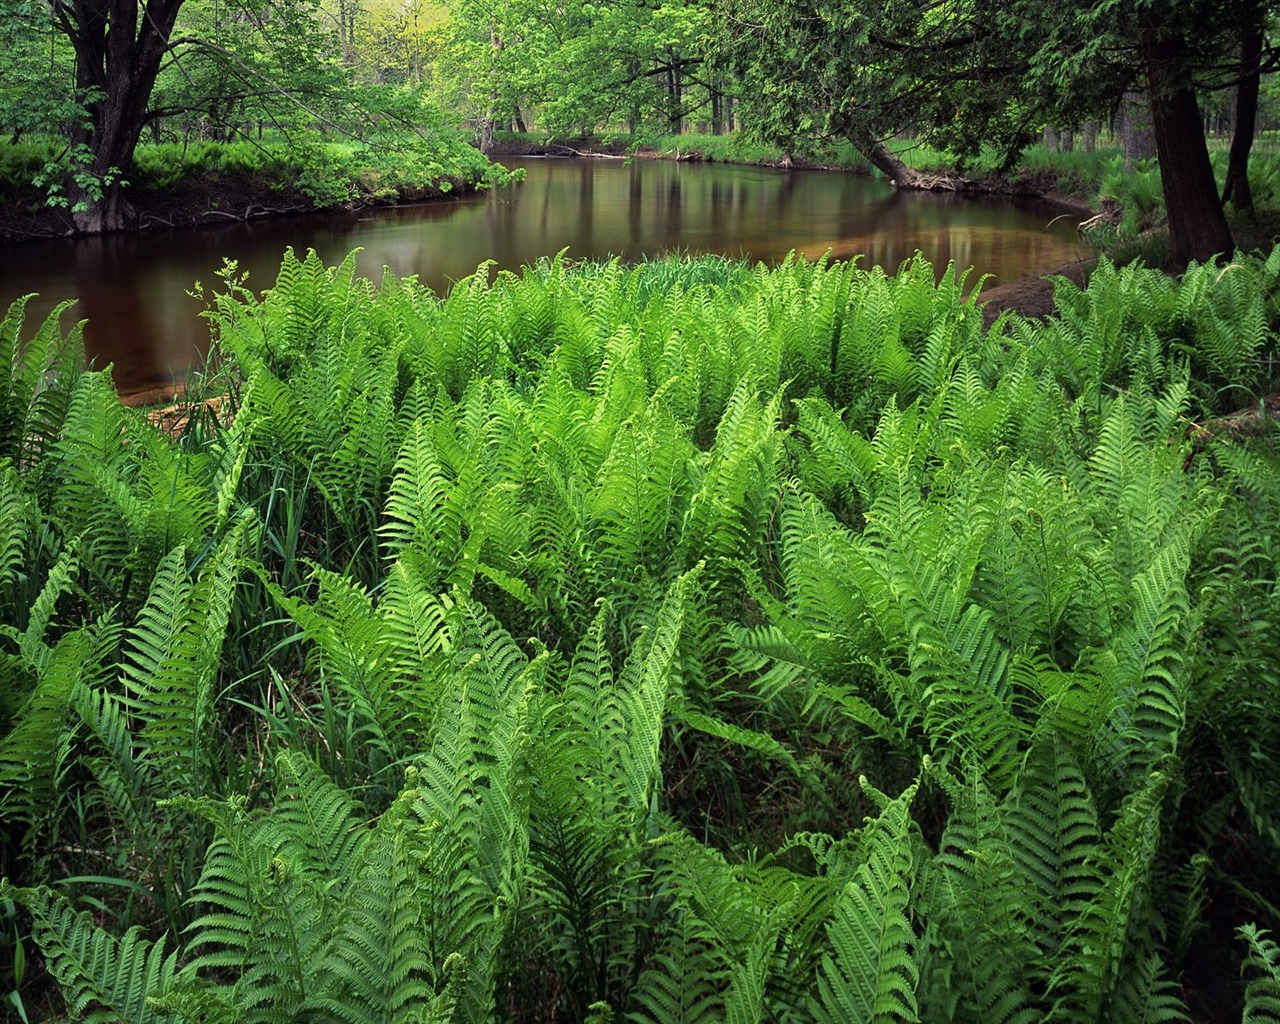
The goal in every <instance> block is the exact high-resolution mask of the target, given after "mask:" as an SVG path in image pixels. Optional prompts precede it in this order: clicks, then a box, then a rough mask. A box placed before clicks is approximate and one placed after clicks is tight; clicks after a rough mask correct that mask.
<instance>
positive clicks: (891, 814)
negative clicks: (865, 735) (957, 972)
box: [813, 787, 920, 1022]
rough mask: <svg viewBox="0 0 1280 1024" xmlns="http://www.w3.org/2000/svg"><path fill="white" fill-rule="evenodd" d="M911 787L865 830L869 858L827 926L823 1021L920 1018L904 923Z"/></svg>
mask: <svg viewBox="0 0 1280 1024" xmlns="http://www.w3.org/2000/svg"><path fill="white" fill-rule="evenodd" d="M914 796H915V789H914V787H913V788H912V789H909V790H907V792H905V793H904V794H903V795H902V796H901V797H899V798H898V799H897V800H895V801H893V802H892V803H891V804H890V805H889V806H888V807H887V808H886V809H885V810H884V812H883V813H882V814H881V816H880V817H879V818H878V819H877V820H876V821H875V822H874V823H873V824H872V825H871V826H870V827H869V829H868V832H867V834H866V835H865V836H864V838H863V840H862V843H863V847H864V848H865V849H866V851H867V859H866V861H865V862H864V863H863V864H861V865H860V866H859V867H858V869H857V871H856V872H855V873H854V876H853V878H852V879H850V881H849V882H847V883H846V885H845V887H844V891H843V892H842V894H841V896H840V898H839V900H838V901H837V903H836V906H835V911H834V915H833V917H832V919H831V922H830V923H829V924H828V925H827V937H828V940H829V941H830V943H831V952H830V953H829V954H827V955H825V956H824V957H823V959H822V968H821V971H820V972H819V974H818V979H817V999H816V1001H815V1004H814V1008H813V1009H814V1015H815V1017H816V1018H817V1019H818V1020H820V1021H832V1022H835V1021H849V1020H864V1021H890V1020H904V1021H910V1020H919V1010H918V1008H917V1002H916V986H917V984H918V982H919V975H920V971H919V962H918V960H917V953H916V950H915V948H914V947H915V942H916V937H915V934H914V932H913V931H912V929H911V924H910V922H909V921H908V919H907V910H908V907H909V902H910V891H911V876H912V856H911V849H910V843H909V839H908V829H909V821H910V818H909V815H908V809H909V807H910V805H911V800H912V798H913V797H914Z"/></svg>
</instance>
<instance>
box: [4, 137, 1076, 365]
mask: <svg viewBox="0 0 1280 1024" xmlns="http://www.w3.org/2000/svg"><path fill="white" fill-rule="evenodd" d="M513 163H516V164H521V165H523V166H524V167H525V168H526V173H527V179H526V181H525V182H524V184H522V185H518V186H515V187H513V188H510V189H505V190H502V191H499V192H495V193H493V194H492V195H489V196H464V197H458V198H455V199H451V200H446V201H444V202H437V203H426V204H421V205H418V206H409V207H401V208H397V209H389V210H378V211H363V212H361V213H358V214H348V213H337V214H323V215H313V216H309V217H299V218H292V219H283V220H276V221H269V222H263V223H258V224H251V225H231V226H225V227H213V228H206V229H202V230H188V231H166V232H155V233H147V234H144V235H136V236H127V237H119V238H106V239H81V240H66V241H48V242H35V243H27V244H23V245H14V246H9V247H7V248H6V249H4V250H2V251H0V303H4V304H5V305H7V304H8V303H9V302H10V301H11V300H12V299H13V298H15V297H16V296H18V295H22V294H25V293H27V292H39V293H40V299H39V300H38V301H37V302H35V303H33V304H32V306H31V307H30V308H29V313H28V326H29V329H33V323H34V322H36V321H37V317H39V318H41V319H42V318H43V315H44V313H45V312H47V311H48V310H49V309H51V308H52V307H53V306H54V305H55V304H56V303H57V302H59V301H61V300H63V299H65V298H72V297H74V298H77V299H78V304H77V306H76V307H75V308H74V312H73V313H72V314H70V315H68V317H67V319H66V323H68V324H69V323H70V317H71V316H74V317H76V318H87V319H88V320H89V324H88V327H87V329H86V335H85V337H86V344H87V346H88V348H89V351H90V354H91V356H92V357H93V358H94V359H95V361H96V362H97V364H98V365H105V364H106V363H107V362H113V363H115V364H116V380H117V382H118V383H119V384H120V385H121V387H122V389H129V388H144V387H151V386H155V385H163V384H166V383H169V382H171V381H173V380H175V379H178V378H180V377H181V376H182V375H183V374H184V373H185V372H186V371H187V369H188V368H189V367H191V366H192V365H194V364H195V363H196V362H198V360H199V358H200V354H201V352H202V351H203V347H204V345H205V344H207V339H208V332H207V328H206V327H205V324H204V322H203V321H202V320H201V319H200V317H199V312H200V309H201V307H200V304H199V303H198V302H196V301H195V300H193V299H191V298H190V297H188V295H187V291H188V290H189V289H190V288H191V287H192V284H193V282H195V281H197V280H200V281H202V282H204V284H205V285H206V287H207V286H209V285H211V284H213V283H214V275H215V273H216V271H217V270H218V269H219V268H220V267H221V265H222V260H223V257H224V256H225V257H229V258H233V259H235V260H237V261H238V264H239V267H240V269H241V270H247V271H248V272H249V274H250V278H249V281H250V284H251V285H253V286H255V287H257V288H264V287H267V286H269V285H270V284H271V283H272V281H273V280H274V275H275V272H276V269H277V268H278V266H279V261H280V254H281V253H282V252H283V250H284V249H285V247H286V246H293V247H294V248H295V249H297V250H299V251H302V250H305V249H307V248H314V249H316V250H317V252H319V254H320V256H321V258H322V259H324V260H325V261H326V262H328V263H335V262H337V261H339V260H341V259H342V258H343V257H344V256H345V255H346V254H347V253H348V252H349V251H350V250H351V249H353V248H356V247H362V248H363V251H362V252H361V254H360V256H359V258H358V261H357V265H358V267H359V271H360V273H362V274H366V275H369V276H372V277H375V278H377V277H379V276H381V273H382V268H383V267H384V266H385V267H388V268H390V270H391V271H392V272H393V273H395V274H397V275H400V276H406V275H410V274H414V275H417V277H418V278H419V280H421V281H422V282H423V283H424V284H427V285H429V286H430V287H433V288H444V287H447V286H448V285H449V284H450V283H451V282H452V281H455V280H457V279H458V278H460V277H463V276H465V275H466V274H469V273H470V272H471V271H472V270H474V269H475V268H476V266H477V265H479V264H480V263H481V262H482V261H485V260H490V259H491V260H494V261H495V262H496V263H497V265H498V266H500V267H506V268H517V267H519V266H520V265H522V264H524V263H528V262H531V261H533V260H535V259H537V258H538V257H539V256H542V255H547V254H551V253H555V252H558V251H559V250H561V249H563V248H565V247H568V248H569V249H570V251H571V252H572V253H573V254H574V255H575V256H579V257H584V258H587V257H590V258H605V257H608V256H611V255H617V256H622V257H624V258H626V259H639V258H642V257H644V256H654V255H659V254H661V253H666V252H672V251H688V252H693V253H706V252H717V253H723V254H725V255H730V256H746V257H749V258H751V259H758V260H765V261H767V262H776V261H778V260H781V259H782V258H783V257H785V255H786V254H787V252H788V251H790V250H792V249H795V250H797V251H799V252H801V253H803V254H804V255H806V256H809V257H811V258H817V257H819V256H821V255H822V254H823V253H825V252H827V251H831V252H832V253H833V254H834V255H835V256H836V257H837V258H848V257H852V256H854V255H857V254H862V255H863V261H862V265H863V266H870V265H873V264H878V265H881V266H884V267H887V268H893V267H896V266H897V265H898V264H899V263H901V262H902V261H903V260H904V259H907V258H909V257H910V256H911V255H912V253H914V252H915V251H916V250H917V249H918V250H920V251H922V252H924V253H925V254H926V255H927V256H928V257H929V258H930V259H932V260H933V261H934V262H935V264H937V265H938V266H939V267H940V268H941V267H942V266H945V265H946V263H947V262H948V261H949V260H954V261H956V262H957V263H959V264H962V265H966V266H967V265H970V264H974V265H976V266H977V268H978V270H979V271H980V272H981V273H990V274H994V275H995V276H996V277H997V278H1004V279H1011V278H1014V277H1018V276H1020V275H1022V274H1025V273H1042V272H1045V271H1048V270H1050V269H1052V268H1054V267H1056V266H1058V265H1060V264H1062V263H1065V262H1067V261H1069V260H1071V259H1074V258H1076V257H1077V255H1078V252H1077V247H1076V244H1075V235H1074V226H1073V224H1072V222H1071V221H1070V219H1069V218H1068V219H1064V220H1061V221H1058V222H1057V223H1056V224H1054V225H1052V226H1051V227H1050V226H1048V225H1049V222H1050V221H1051V220H1052V219H1053V217H1054V214H1055V211H1054V210H1052V209H1049V208H1046V207H1045V206H1043V205H1042V204H1029V203H1016V202H1010V201H1008V200H995V199H992V198H989V197H964V196H957V195H953V194H941V195H933V194H925V195H918V194H908V193H898V192H894V191H893V190H892V189H890V188H889V187H888V186H887V185H884V184H882V183H880V182H878V181H873V180H870V179H866V178H856V177H852V176H849V175H843V174H825V173H821V172H780V171H771V170H766V169H762V168H751V167H730V166H725V165H696V164H675V163H647V162H636V163H630V164H624V163H622V162H620V161H593V160H529V161H523V162H522V161H513Z"/></svg>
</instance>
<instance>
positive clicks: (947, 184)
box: [489, 133, 1112, 219]
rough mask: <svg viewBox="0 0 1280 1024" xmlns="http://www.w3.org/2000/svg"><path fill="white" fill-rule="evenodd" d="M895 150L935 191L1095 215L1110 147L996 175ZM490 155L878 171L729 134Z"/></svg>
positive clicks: (843, 154)
mask: <svg viewBox="0 0 1280 1024" xmlns="http://www.w3.org/2000/svg"><path fill="white" fill-rule="evenodd" d="M894 145H895V148H896V153H897V156H898V157H899V159H902V160H903V161H904V162H905V163H906V164H908V165H909V166H910V167H912V169H914V170H918V171H922V172H925V173H928V174H930V175H932V176H933V177H934V179H935V185H934V190H935V191H954V192H963V193H966V194H974V195H1003V196H1015V197H1024V198H1033V199H1043V200H1047V201H1049V202H1052V203H1055V204H1058V205H1060V206H1062V207H1063V209H1064V211H1070V212H1073V213H1080V214H1082V215H1083V216H1082V219H1083V218H1087V217H1089V216H1092V215H1093V214H1094V213H1095V212H1096V207H1097V205H1098V183H1099V182H1100V180H1101V177H1102V168H1103V166H1104V165H1105V163H1106V161H1107V160H1109V159H1110V157H1111V155H1112V154H1111V151H1110V150H1099V151H1098V152H1097V153H1095V154H1084V153H1078V154H1076V153H1061V154H1050V153H1046V152H1044V151H1043V147H1031V148H1030V149H1029V150H1028V151H1027V154H1026V155H1025V159H1024V163H1023V165H1022V166H1021V167H1020V168H1019V169H1018V170H1017V171H1015V172H1013V173H1011V174H1010V173H1003V174H1002V173H996V172H995V171H994V170H992V169H989V168H988V167H987V164H988V163H989V161H979V162H978V164H977V165H975V168H974V169H973V171H972V173H971V176H963V175H961V174H959V173H958V172H956V170H955V169H954V167H953V166H952V165H951V164H950V163H949V161H948V160H947V158H946V157H945V155H944V154H941V153H938V152H937V151H934V150H932V149H929V148H927V147H924V146H921V145H919V144H917V143H908V142H903V141H901V140H894ZM489 156H490V157H491V158H493V159H496V160H501V159H502V158H503V157H523V158H528V157H586V158H593V159H607V160H628V159H638V160H674V161H677V162H681V163H685V162H688V163H732V164H746V165H751V166H757V167H771V168H776V169H780V170H821V171H844V172H847V173H851V174H860V175H867V176H873V175H875V174H876V173H877V172H876V171H875V170H874V169H873V168H872V167H871V165H870V164H869V163H867V161H866V160H865V159H864V158H863V157H862V156H861V154H859V153H857V152H856V151H855V150H853V149H852V148H851V147H849V146H835V147H833V148H832V149H831V150H830V151H828V152H827V153H825V154H822V155H814V154H804V153H784V152H781V151H779V150H777V149H774V148H771V147H768V146H764V145H761V144H759V143H753V142H750V141H749V140H745V139H742V138H740V137H737V136H729V135H678V136H663V137H661V138H659V139H657V140H655V141H654V142H653V143H650V144H641V145H637V144H636V143H635V142H634V141H632V140H630V139H626V138H619V139H598V138H579V139H546V138H539V137H538V136H536V135H535V134H533V133H526V134H524V135H515V134H510V135H506V136H498V137H497V138H495V139H494V141H493V145H492V148H491V149H490V151H489Z"/></svg>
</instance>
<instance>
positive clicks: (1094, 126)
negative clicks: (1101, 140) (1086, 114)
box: [1080, 121, 1098, 153]
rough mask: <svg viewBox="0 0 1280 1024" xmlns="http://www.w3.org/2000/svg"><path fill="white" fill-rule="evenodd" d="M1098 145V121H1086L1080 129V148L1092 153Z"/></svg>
mask: <svg viewBox="0 0 1280 1024" xmlns="http://www.w3.org/2000/svg"><path fill="white" fill-rule="evenodd" d="M1097 147H1098V122H1097V121H1086V122H1085V123H1084V127H1083V128H1082V129H1081V131H1080V148H1081V149H1082V150H1083V151H1084V152H1086V153H1092V152H1093V151H1094V150H1095V149H1097Z"/></svg>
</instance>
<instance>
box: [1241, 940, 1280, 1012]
mask: <svg viewBox="0 0 1280 1024" xmlns="http://www.w3.org/2000/svg"><path fill="white" fill-rule="evenodd" d="M1236 935H1237V937H1239V938H1240V940H1241V941H1242V942H1244V944H1245V946H1246V947H1247V948H1248V955H1247V956H1246V957H1245V960H1244V963H1243V964H1242V965H1241V971H1242V972H1243V973H1244V974H1245V975H1246V981H1245V990H1244V1015H1243V1017H1241V1024H1273V1022H1275V1021H1280V946H1278V945H1276V942H1275V940H1274V939H1272V938H1271V936H1270V935H1269V934H1268V933H1267V932H1266V931H1264V930H1263V929H1261V928H1259V927H1257V926H1256V925H1253V924H1246V925H1243V926H1241V927H1240V928H1237V929H1236Z"/></svg>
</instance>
